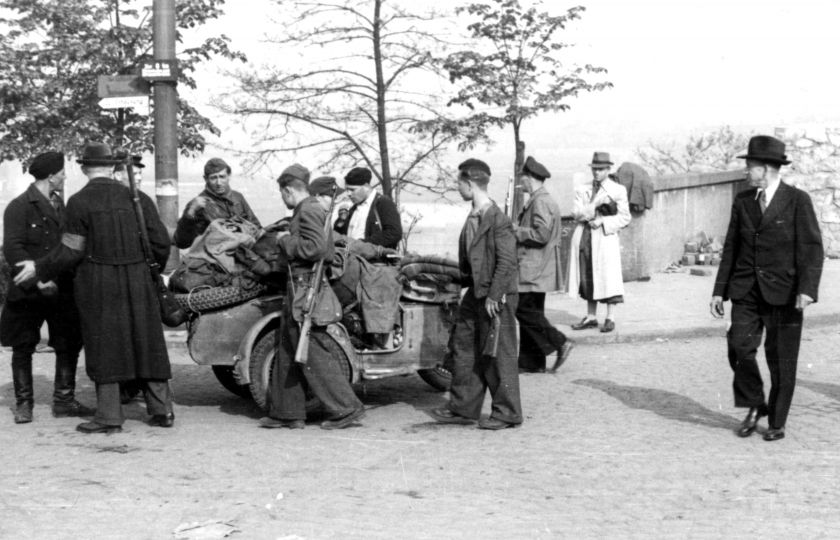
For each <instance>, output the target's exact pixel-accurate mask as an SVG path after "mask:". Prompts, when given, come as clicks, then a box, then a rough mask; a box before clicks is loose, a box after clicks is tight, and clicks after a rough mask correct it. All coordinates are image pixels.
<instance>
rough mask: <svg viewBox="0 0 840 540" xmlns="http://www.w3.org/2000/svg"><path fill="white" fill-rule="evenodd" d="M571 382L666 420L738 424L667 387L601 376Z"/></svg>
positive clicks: (730, 427) (715, 425) (726, 425)
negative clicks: (668, 389)
mask: <svg viewBox="0 0 840 540" xmlns="http://www.w3.org/2000/svg"><path fill="white" fill-rule="evenodd" d="M572 382H573V383H574V384H578V385H580V386H587V387H589V388H594V389H596V390H600V391H602V392H604V393H605V394H607V395H608V396H610V397H613V398H615V399H617V400H618V401H620V402H621V403H623V404H624V405H625V406H627V407H630V408H632V409H641V410H645V411H650V412H652V413H655V414H658V415H659V416H661V417H663V418H667V419H668V420H677V421H679V422H687V423H689V424H699V425H703V426H707V427H711V428H717V429H727V430H733V429H737V427H738V426H739V425H740V422H739V421H738V420H736V419H735V418H732V417H731V416H728V415H725V414H722V413H719V412H716V411H713V410H711V409H707V408H706V407H704V406H703V405H701V404H700V403H698V402H696V401H694V400H693V399H691V398H687V397H685V396H683V395H680V394H676V393H674V392H669V391H667V390H660V389H658V388H645V387H642V386H625V385H621V384H617V383H614V382H612V381H605V380H600V379H577V380H575V381H572Z"/></svg>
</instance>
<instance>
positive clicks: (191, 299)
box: [174, 285, 268, 313]
mask: <svg viewBox="0 0 840 540" xmlns="http://www.w3.org/2000/svg"><path fill="white" fill-rule="evenodd" d="M267 289H268V287H266V286H265V285H255V286H254V287H251V288H250V289H243V288H242V287H237V286H234V285H230V286H226V287H210V288H207V289H196V290H195V292H192V293H178V294H175V295H174V296H175V300H176V301H177V302H178V304H180V305H181V307H182V308H184V309H186V310H188V311H191V312H193V313H204V312H205V311H212V310H215V309H221V308H223V307H228V306H233V305H236V304H241V303H243V302H247V301H248V300H250V299H252V298H256V297H257V296H259V295H261V294H262V293H264V292H265V291H266V290H267Z"/></svg>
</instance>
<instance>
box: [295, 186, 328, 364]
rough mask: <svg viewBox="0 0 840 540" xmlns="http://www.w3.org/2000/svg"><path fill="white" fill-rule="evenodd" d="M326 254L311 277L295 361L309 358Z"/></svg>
mask: <svg viewBox="0 0 840 540" xmlns="http://www.w3.org/2000/svg"><path fill="white" fill-rule="evenodd" d="M336 188H337V186H333V192H332V196H331V198H330V209H329V210H327V214H326V216H325V218H324V236H327V235H328V233H329V230H330V224H331V222H332V219H331V216H332V213H333V207H334V206H335V194H336ZM325 258H326V256H324V257H321V259H320V260H319V261H318V262H317V263H316V264H315V271H314V272H313V273H312V277H311V278H310V279H309V285H307V291H306V299H305V300H304V302H303V312H302V315H303V321H302V322H301V323H300V338H299V339H298V344H297V349H295V362H297V363H299V364H305V363H306V362H307V360H309V335H310V333H311V332H312V309H313V308H314V307H315V299H316V298H317V297H318V291H319V290H320V288H321V285H322V283H321V282H322V281H323V279H324V259H325Z"/></svg>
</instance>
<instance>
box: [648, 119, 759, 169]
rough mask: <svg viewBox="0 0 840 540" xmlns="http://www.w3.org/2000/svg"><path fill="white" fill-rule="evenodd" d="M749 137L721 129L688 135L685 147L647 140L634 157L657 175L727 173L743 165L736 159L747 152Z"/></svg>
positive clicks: (728, 129)
mask: <svg viewBox="0 0 840 540" xmlns="http://www.w3.org/2000/svg"><path fill="white" fill-rule="evenodd" d="M749 138H750V135H749V134H744V133H735V132H734V131H732V128H730V127H729V126H724V127H721V128H718V129H717V130H715V131H709V132H706V133H701V134H699V135H691V136H690V137H689V138H688V142H687V143H685V145H684V146H679V145H677V144H676V143H673V142H671V143H669V144H663V143H658V142H654V141H648V143H647V146H646V147H643V148H637V149H636V155H638V156H639V159H640V160H641V161H642V163H644V164H645V165H646V166H647V167H648V168H650V169H652V170H653V171H654V172H655V173H656V174H678V173H684V172H711V171H726V170H731V169H737V168H742V167H743V166H744V162H743V160H739V159H738V158H737V156H738V155H739V154H742V153H743V152H744V151H745V150H746V148H747V144H748V142H749Z"/></svg>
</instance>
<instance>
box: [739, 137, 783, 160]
mask: <svg viewBox="0 0 840 540" xmlns="http://www.w3.org/2000/svg"><path fill="white" fill-rule="evenodd" d="M738 159H754V160H756V161H764V162H767V163H777V164H779V165H789V164H790V161H789V160H788V158H787V156H786V155H785V143H783V142H782V141H780V140H779V139H777V138H775V137H771V136H770V135H756V136H755V137H751V138H750V143H749V145H748V146H747V153H746V154H744V155H743V156H738Z"/></svg>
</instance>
